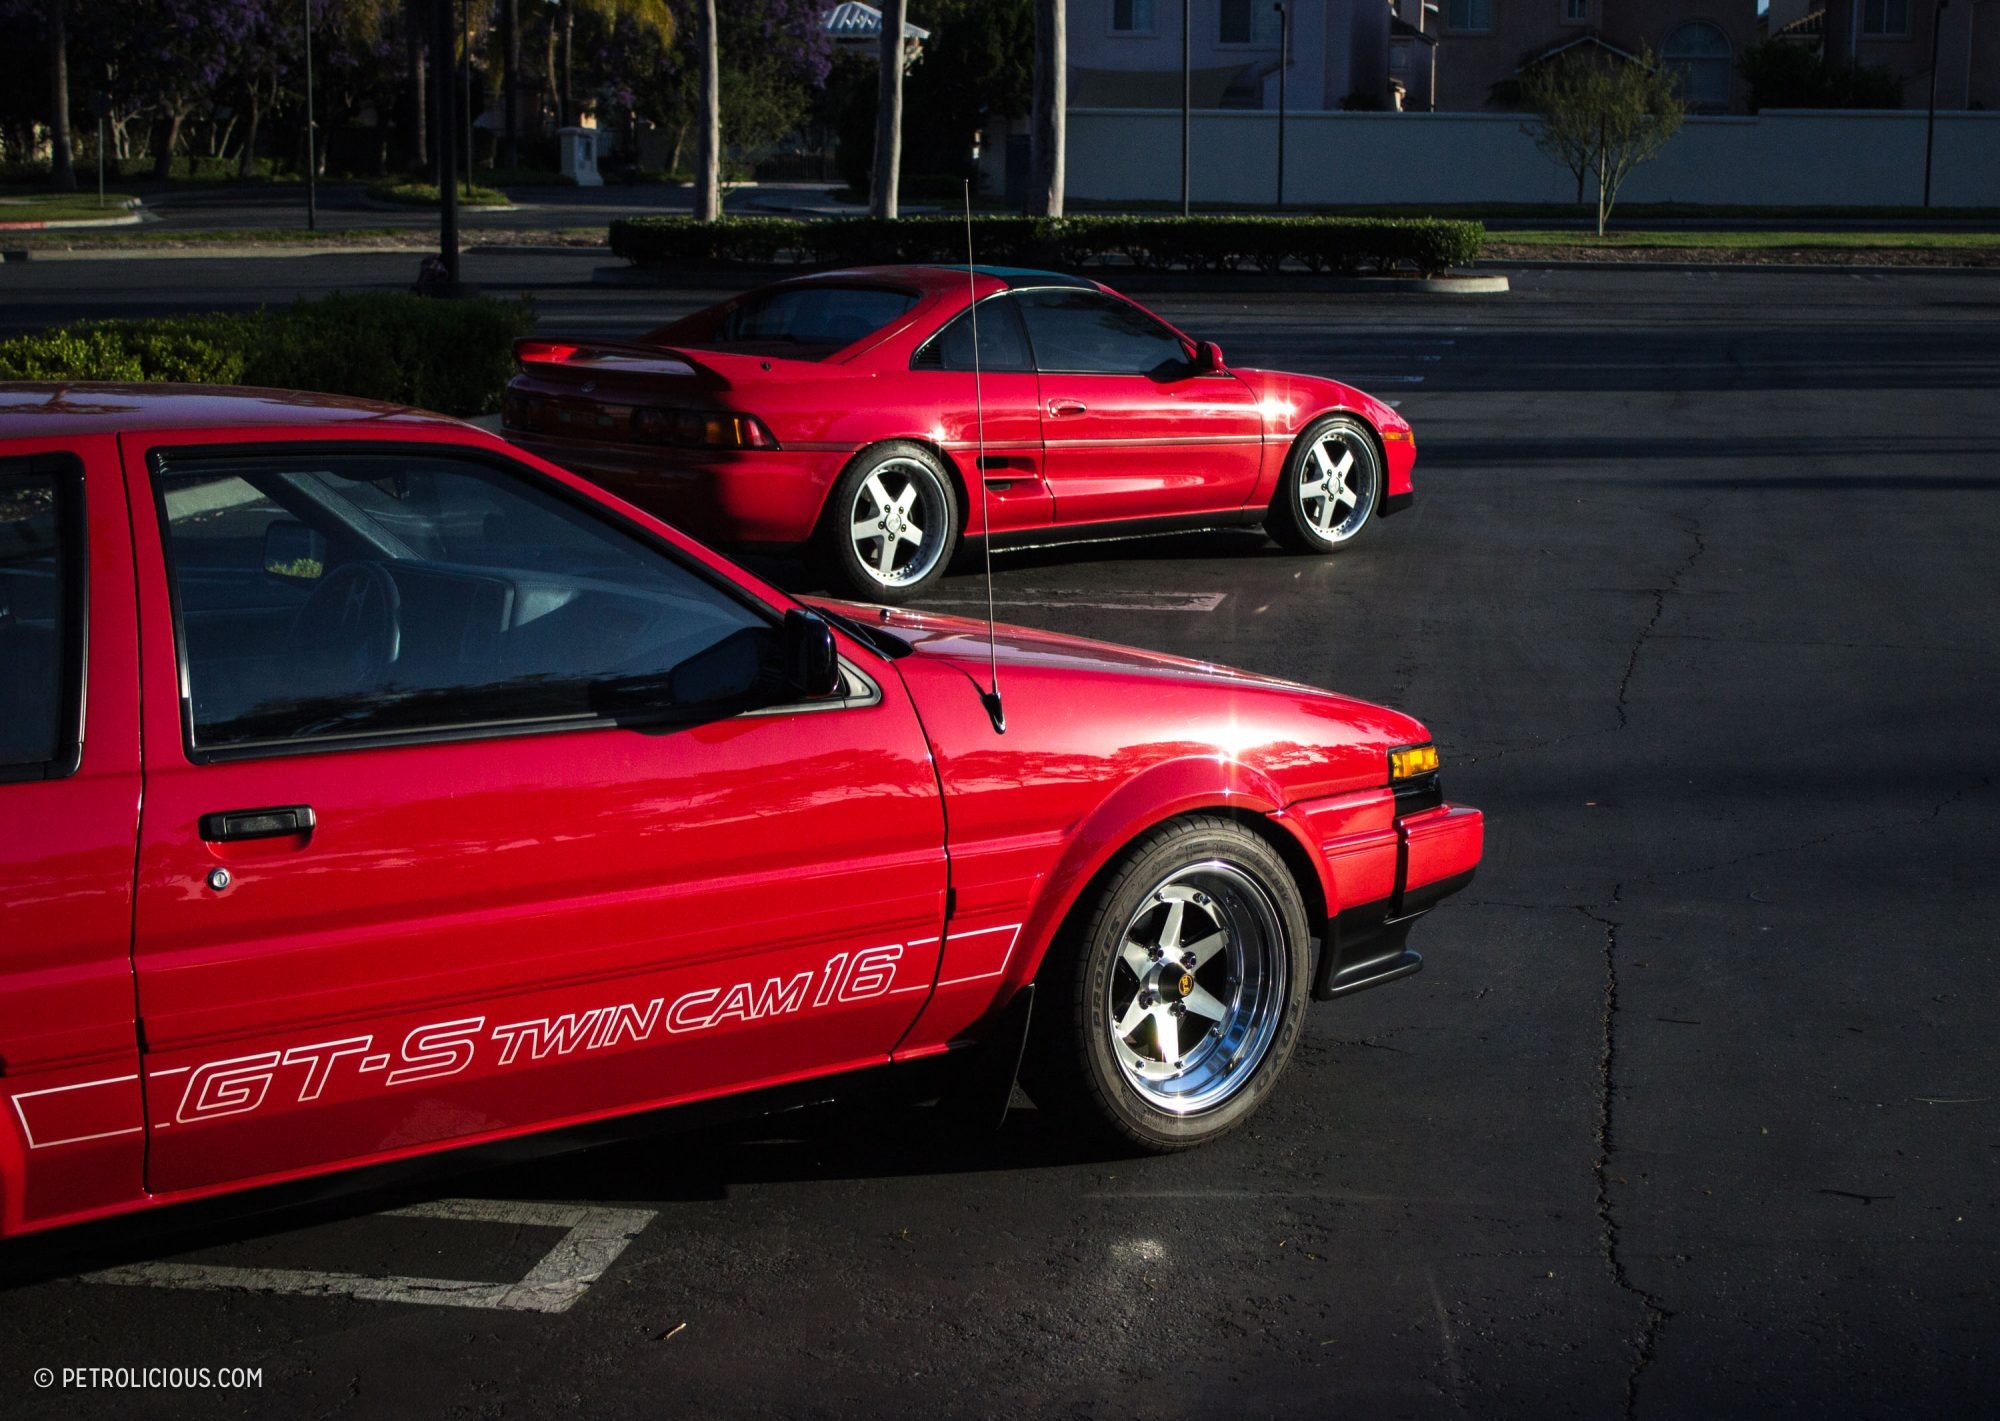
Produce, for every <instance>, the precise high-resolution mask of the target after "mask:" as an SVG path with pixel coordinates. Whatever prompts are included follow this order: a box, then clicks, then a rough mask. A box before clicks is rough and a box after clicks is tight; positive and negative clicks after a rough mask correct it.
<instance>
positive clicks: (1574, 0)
mask: <svg viewBox="0 0 2000 1421" xmlns="http://www.w3.org/2000/svg"><path fill="white" fill-rule="evenodd" d="M1572 5H1575V6H1578V7H1579V8H1581V9H1582V11H1583V13H1582V14H1580V15H1575V14H1571V13H1570V9H1571V6H1572ZM1562 23H1564V24H1565V25H1587V24H1589V23H1590V0H1563V12H1562Z"/></svg>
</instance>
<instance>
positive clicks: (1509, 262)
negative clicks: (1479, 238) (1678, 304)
mask: <svg viewBox="0 0 2000 1421" xmlns="http://www.w3.org/2000/svg"><path fill="white" fill-rule="evenodd" d="M1479 265H1480V266H1482V267H1489V266H1490V267H1503V268H1505V269H1507V270H1508V271H1537V270H1547V271H1595V270H1603V271H1664V272H1701V271H1712V272H1723V271H1727V272H1743V271H1749V272H1758V271H1768V272H1779V273H1783V274H1786V275H1798V274H1800V273H1806V272H1810V273H1813V274H1815V275H1831V276H1841V275H1847V276H2000V265H1994V266H1946V265H1943V264H1942V263H1936V264H1933V263H1925V264H1922V265H1914V264H1913V265H1909V266H1872V265H1871V266H1862V265H1860V264H1858V263H1847V262H1647V261H1601V262H1600V261H1557V260H1555V259H1553V258H1551V259H1549V260H1547V261H1536V260H1532V259H1528V258H1517V257H1505V258H1501V257H1482V258H1481V259H1480V261H1479Z"/></svg>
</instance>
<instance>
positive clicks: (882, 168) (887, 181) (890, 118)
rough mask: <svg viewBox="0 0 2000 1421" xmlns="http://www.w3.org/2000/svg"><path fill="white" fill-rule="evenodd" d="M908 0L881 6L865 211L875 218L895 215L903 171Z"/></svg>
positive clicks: (898, 0)
mask: <svg viewBox="0 0 2000 1421" xmlns="http://www.w3.org/2000/svg"><path fill="white" fill-rule="evenodd" d="M908 14H909V0H887V3H885V4H884V5H883V6H882V50H881V74H880V76H879V80H878V83H877V88H876V94H877V96H878V97H877V99H876V105H877V107H876V110H875V181H874V184H873V187H872V188H871V190H870V193H869V199H868V210H869V212H870V213H872V214H873V215H875V216H877V217H894V216H895V215H896V186H897V175H898V174H899V173H900V172H901V171H902V167H903V25H904V21H905V17H907V16H908Z"/></svg>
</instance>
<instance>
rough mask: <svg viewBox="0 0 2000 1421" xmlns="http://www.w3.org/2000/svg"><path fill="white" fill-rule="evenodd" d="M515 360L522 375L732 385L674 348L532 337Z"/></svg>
mask: <svg viewBox="0 0 2000 1421" xmlns="http://www.w3.org/2000/svg"><path fill="white" fill-rule="evenodd" d="M514 358H515V359H516V360H518V361H520V362H521V369H522V371H523V372H524V373H525V372H529V371H530V367H540V368H542V369H547V368H549V367H552V366H561V367H564V368H572V369H573V368H579V367H582V368H591V369H598V370H609V371H615V372H616V373H618V374H629V375H693V376H696V377H698V378H700V379H701V380H703V381H705V382H707V383H708V384H711V385H714V386H716V387H719V388H723V389H726V388H728V385H729V381H728V380H727V379H725V378H724V377H723V376H722V374H721V373H720V372H718V371H717V370H716V369H715V367H714V366H713V365H709V364H706V363H704V362H703V361H700V360H697V359H696V358H695V357H694V356H692V355H690V354H688V353H687V352H686V351H684V350H677V349H675V348H674V347H672V346H665V345H646V344H644V343H643V342H640V341H618V340H593V341H581V342H579V341H560V340H542V339H539V338H537V337H529V338H528V339H525V340H517V341H515V342H514Z"/></svg>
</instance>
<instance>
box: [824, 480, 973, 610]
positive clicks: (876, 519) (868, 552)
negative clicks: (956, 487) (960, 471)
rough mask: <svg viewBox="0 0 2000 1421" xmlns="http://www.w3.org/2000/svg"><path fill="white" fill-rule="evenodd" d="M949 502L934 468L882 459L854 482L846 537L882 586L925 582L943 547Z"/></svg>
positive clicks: (872, 576)
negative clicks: (857, 482)
mask: <svg viewBox="0 0 2000 1421" xmlns="http://www.w3.org/2000/svg"><path fill="white" fill-rule="evenodd" d="M948 508H949V505H948V503H947V501H946V498H945V492H944V489H943V487H942V486H941V485H940V484H939V482H938V477H937V474H936V472H935V471H933V470H931V469H929V468H926V467H925V466H924V465H923V464H921V463H919V462H917V461H916V460H915V459H905V458H891V459H884V460H883V461H882V462H881V463H880V464H877V465H876V466H875V467H874V468H873V469H872V470H870V471H869V473H868V476H867V477H866V478H864V479H863V480H861V482H860V483H859V484H857V485H855V490H854V501H853V505H852V507H851V508H849V510H848V529H849V531H848V536H849V538H850V539H851V540H852V542H853V546H854V556H855V560H856V561H857V562H858V563H859V564H860V565H861V567H862V569H863V570H864V571H865V572H866V573H867V574H868V576H869V577H871V578H873V579H874V580H875V581H876V582H878V583H880V584H881V585H882V586H884V587H908V586H910V585H911V584H912V583H917V582H921V581H923V580H924V578H925V577H927V576H928V575H929V574H930V572H931V569H932V568H934V567H935V566H936V565H937V561H938V557H939V555H940V554H942V553H943V551H944V545H945V541H946V538H945V529H946V525H947V524H948V522H949V519H950V514H949V512H948Z"/></svg>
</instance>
